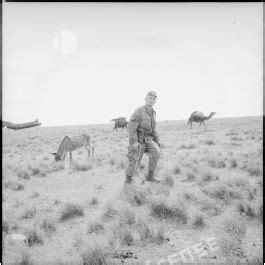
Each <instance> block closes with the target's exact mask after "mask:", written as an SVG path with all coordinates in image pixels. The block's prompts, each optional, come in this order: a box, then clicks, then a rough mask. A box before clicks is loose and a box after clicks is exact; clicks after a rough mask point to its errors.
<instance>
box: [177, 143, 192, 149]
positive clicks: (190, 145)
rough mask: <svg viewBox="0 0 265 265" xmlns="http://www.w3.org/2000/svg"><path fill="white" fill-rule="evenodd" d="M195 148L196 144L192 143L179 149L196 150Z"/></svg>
mask: <svg viewBox="0 0 265 265" xmlns="http://www.w3.org/2000/svg"><path fill="white" fill-rule="evenodd" d="M194 148H196V145H195V144H192V143H190V144H187V145H186V144H182V145H181V146H180V147H179V149H194Z"/></svg>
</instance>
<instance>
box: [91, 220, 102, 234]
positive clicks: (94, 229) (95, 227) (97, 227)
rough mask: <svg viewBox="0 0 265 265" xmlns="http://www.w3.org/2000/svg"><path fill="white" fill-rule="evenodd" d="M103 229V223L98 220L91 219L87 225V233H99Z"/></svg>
mask: <svg viewBox="0 0 265 265" xmlns="http://www.w3.org/2000/svg"><path fill="white" fill-rule="evenodd" d="M103 230H104V225H103V224H102V223H100V222H98V221H91V222H90V223H89V224H88V227H87V233H88V234H90V233H100V232H102V231H103Z"/></svg>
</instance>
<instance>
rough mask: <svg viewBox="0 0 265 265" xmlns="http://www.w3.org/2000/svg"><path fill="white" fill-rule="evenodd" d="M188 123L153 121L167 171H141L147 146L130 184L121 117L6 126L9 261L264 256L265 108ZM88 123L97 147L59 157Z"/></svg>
mask: <svg viewBox="0 0 265 265" xmlns="http://www.w3.org/2000/svg"><path fill="white" fill-rule="evenodd" d="M185 124H186V121H167V122H166V121H161V122H158V123H157V131H158V134H159V136H160V139H161V142H162V143H164V144H165V149H163V150H162V151H161V159H160V161H159V164H158V170H157V174H156V178H158V179H159V180H161V183H160V184H156V183H147V182H145V181H144V178H145V174H146V171H147V163H148V157H147V156H146V155H144V157H143V160H142V164H141V166H140V169H139V174H138V176H136V177H135V182H134V183H133V184H132V185H124V179H125V176H124V173H125V168H126V164H127V157H126V154H127V151H128V149H127V147H128V132H127V130H126V129H124V130H123V131H122V130H121V129H119V130H118V131H113V127H114V124H113V123H112V124H102V125H87V126H85V125H82V126H58V127H35V128H29V129H24V130H19V131H12V130H9V129H2V133H3V139H2V209H3V217H2V251H3V254H2V261H3V264H181V263H195V264H206V263H223V264H224V263H226V264H232V263H235V264H240V263H244V264H263V251H262V248H263V241H262V234H263V225H262V221H263V164H262V163H263V162H262V156H263V127H262V126H263V124H262V117H242V118H224V119H218V118H213V119H212V120H208V121H206V126H207V128H206V129H203V128H200V127H199V125H198V124H193V129H187V128H185ZM82 133H88V134H90V135H91V139H92V142H93V144H95V145H96V148H95V154H94V157H93V158H88V155H87V151H86V149H85V148H83V149H79V150H77V151H74V152H73V161H72V164H71V165H69V156H67V158H66V160H65V162H55V161H54V159H53V156H52V155H51V154H50V152H56V151H57V149H58V147H59V144H60V142H61V141H62V139H63V138H64V137H65V136H66V135H68V136H69V137H71V136H74V135H79V134H82Z"/></svg>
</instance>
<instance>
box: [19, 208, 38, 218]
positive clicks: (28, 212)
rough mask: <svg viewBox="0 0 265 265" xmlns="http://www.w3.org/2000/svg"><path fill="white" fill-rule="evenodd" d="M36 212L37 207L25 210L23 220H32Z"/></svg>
mask: <svg viewBox="0 0 265 265" xmlns="http://www.w3.org/2000/svg"><path fill="white" fill-rule="evenodd" d="M36 212H37V211H36V208H35V206H32V207H30V208H27V209H25V210H24V212H23V213H22V215H21V218H24V219H28V218H32V217H33V216H35V214H36Z"/></svg>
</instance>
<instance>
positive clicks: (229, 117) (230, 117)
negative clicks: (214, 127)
mask: <svg viewBox="0 0 265 265" xmlns="http://www.w3.org/2000/svg"><path fill="white" fill-rule="evenodd" d="M263 116H264V114H262V115H251V116H226V117H218V118H214V119H232V118H251V117H263ZM186 120H187V119H186V118H185V119H178V120H157V121H156V122H157V123H158V122H166V121H168V122H170V121H171V122H172V121H186ZM112 123H114V122H113V121H110V122H106V123H84V124H65V125H41V127H65V126H86V125H107V124H112Z"/></svg>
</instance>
